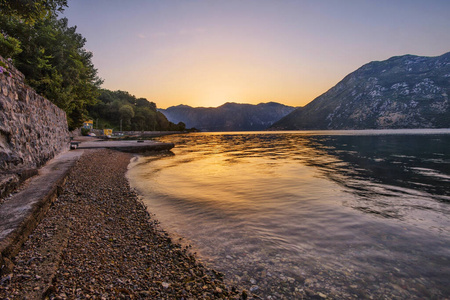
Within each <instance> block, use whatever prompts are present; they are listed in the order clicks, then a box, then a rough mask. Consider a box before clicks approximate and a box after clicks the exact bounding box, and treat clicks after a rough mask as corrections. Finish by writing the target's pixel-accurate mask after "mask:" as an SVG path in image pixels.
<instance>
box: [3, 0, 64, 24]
mask: <svg viewBox="0 0 450 300" xmlns="http://www.w3.org/2000/svg"><path fill="white" fill-rule="evenodd" d="M64 7H67V0H0V13H1V14H2V15H9V16H14V17H16V18H19V19H21V20H22V21H24V22H26V23H34V22H35V21H37V20H42V19H45V18H47V17H50V16H52V15H56V14H57V13H58V12H62V11H63V10H64Z"/></svg>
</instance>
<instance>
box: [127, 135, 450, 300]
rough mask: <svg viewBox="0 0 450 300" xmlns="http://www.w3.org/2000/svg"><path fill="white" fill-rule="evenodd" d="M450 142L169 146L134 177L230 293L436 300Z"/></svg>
mask: <svg viewBox="0 0 450 300" xmlns="http://www.w3.org/2000/svg"><path fill="white" fill-rule="evenodd" d="M449 137H450V135H437V136H436V135H423V134H421V135H406V136H405V135H381V136H380V135H363V136H361V135H357V134H355V135H352V134H350V135H344V136H342V135H338V136H335V135H326V134H325V135H312V134H310V133H308V134H302V133H284V134H277V133H261V134H255V133H248V134H242V133H239V134H236V133H226V134H194V135H186V136H171V137H166V138H164V139H165V140H170V141H172V142H175V144H176V145H177V146H176V148H174V150H173V151H174V154H175V155H168V156H162V157H159V158H156V159H155V158H154V157H150V158H146V157H141V158H140V159H139V162H138V164H136V165H135V166H134V167H132V168H131V169H130V172H129V176H130V179H131V182H132V185H133V186H134V187H136V188H137V189H138V190H139V191H140V193H142V195H143V197H144V201H145V203H146V204H147V206H148V207H149V210H150V211H151V212H152V213H156V215H157V218H158V219H159V220H160V221H161V222H162V224H163V227H165V228H167V229H169V231H173V232H175V233H176V234H177V235H179V236H183V237H185V238H187V239H188V240H189V241H191V242H192V243H193V244H195V246H196V248H197V249H198V250H199V253H200V254H201V255H202V257H203V258H204V259H206V260H207V261H209V263H211V264H212V265H213V266H214V267H215V268H217V269H219V270H220V271H222V272H225V273H226V274H227V278H229V280H230V281H231V282H232V283H234V284H238V285H243V286H245V287H246V288H247V289H249V288H251V286H253V285H255V283H254V282H256V285H258V291H259V292H260V293H262V294H264V295H266V296H267V295H273V294H274V293H278V294H281V295H285V296H286V297H288V298H292V297H294V298H295V295H300V294H295V293H296V292H295V288H296V287H301V288H304V287H306V286H308V287H309V288H314V289H315V290H318V291H321V292H324V293H326V294H330V293H331V294H332V295H333V293H334V295H335V296H336V297H337V298H352V297H351V296H348V295H353V294H355V293H356V295H358V297H379V296H380V297H381V296H384V295H386V294H389V295H392V296H393V297H394V296H395V297H402V298H405V297H407V296H408V297H413V298H414V297H419V298H420V297H428V296H430V295H427V294H424V293H423V292H421V291H418V289H417V286H419V285H424V286H426V287H427V288H429V289H432V290H434V291H435V292H434V293H435V294H433V295H436V296H439V295H442V294H445V293H449V292H450V291H449V288H448V286H450V282H449V279H448V278H450V276H448V275H450V267H448V261H450V255H449V252H448V250H449V245H450V232H449V230H450V219H449V216H450V210H449V202H450V201H449V200H450V181H449V180H448V176H450V168H449V166H450V153H449V150H448V149H450V139H449ZM411 262H414V263H411ZM417 265H420V270H417V268H415V266H417ZM443 265H444V266H446V267H442V266H443ZM243 272H246V273H243ZM267 273H269V274H271V276H267ZM386 273H390V274H391V275H390V277H389V278H388V277H386ZM392 274H393V275H392ZM286 277H289V279H286ZM418 278H422V279H420V280H419V279H418ZM310 280H313V282H314V284H312V285H311V284H309V282H310ZM419 281H420V282H419ZM305 282H306V283H305ZM281 283H283V284H281ZM285 284H286V286H287V287H288V288H287V290H283V289H282V288H281V287H282V286H285ZM399 284H402V285H403V286H405V287H406V288H405V292H404V294H398V291H397V290H396V288H395V286H394V285H399ZM350 286H354V287H356V288H349V287H350ZM355 290H356V291H355ZM352 293H353V294H352Z"/></svg>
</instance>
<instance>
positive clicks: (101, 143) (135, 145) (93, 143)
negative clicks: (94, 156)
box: [75, 139, 175, 153]
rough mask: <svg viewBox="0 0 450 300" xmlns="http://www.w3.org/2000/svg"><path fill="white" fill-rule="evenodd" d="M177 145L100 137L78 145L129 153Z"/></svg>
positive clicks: (81, 147) (163, 148) (169, 147)
mask: <svg viewBox="0 0 450 300" xmlns="http://www.w3.org/2000/svg"><path fill="white" fill-rule="evenodd" d="M78 141H80V140H79V139H78V140H77V139H76V140H75V142H78ZM174 146H175V145H174V144H172V143H161V142H155V141H152V140H129V141H127V140H125V141H124V140H122V141H114V140H99V139H94V140H92V139H90V140H89V139H88V140H86V139H85V140H84V141H83V140H81V143H80V144H79V145H78V148H77V149H98V148H106V149H111V150H117V151H122V152H129V153H143V152H151V151H164V150H170V149H172V148H173V147H174Z"/></svg>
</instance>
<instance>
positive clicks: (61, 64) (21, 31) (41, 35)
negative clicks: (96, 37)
mask: <svg viewBox="0 0 450 300" xmlns="http://www.w3.org/2000/svg"><path fill="white" fill-rule="evenodd" d="M64 6H66V1H65V0H43V1H32V0H14V1H4V0H0V9H1V11H2V14H1V15H0V28H1V30H2V36H3V38H0V55H2V56H4V57H5V58H9V57H12V58H13V61H14V64H15V66H16V67H17V68H18V69H19V70H20V71H21V72H22V73H23V74H24V75H25V78H26V80H27V83H28V84H29V85H30V86H31V87H33V88H34V89H35V90H36V92H38V93H39V94H41V95H42V96H44V97H46V98H47V99H49V100H50V101H52V102H53V103H55V104H56V105H57V106H58V107H60V108H61V109H63V110H64V111H65V112H66V114H67V121H68V124H69V128H71V129H73V128H77V127H79V126H81V124H82V122H83V119H84V117H85V116H86V114H87V111H86V107H87V106H88V105H93V104H94V103H95V102H96V101H97V96H98V89H99V87H100V85H101V80H100V79H99V78H98V76H97V70H96V69H95V68H94V65H93V63H92V53H91V52H88V51H86V49H84V45H85V43H86V39H85V38H84V37H83V36H82V35H81V34H79V33H77V32H76V27H70V26H69V25H68V20H67V19H66V18H62V19H58V18H57V12H58V11H60V10H62V8H63V7H64ZM3 12H8V13H9V14H3ZM24 19H25V20H31V21H32V22H24ZM6 38H10V39H14V40H16V41H17V43H15V44H14V45H13V47H11V46H8V43H7V42H8V41H7V40H6ZM14 40H12V43H14ZM9 42H10V44H11V41H9ZM8 49H12V50H8Z"/></svg>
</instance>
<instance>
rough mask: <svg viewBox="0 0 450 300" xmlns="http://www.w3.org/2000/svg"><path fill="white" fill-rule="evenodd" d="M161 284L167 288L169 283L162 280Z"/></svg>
mask: <svg viewBox="0 0 450 300" xmlns="http://www.w3.org/2000/svg"><path fill="white" fill-rule="evenodd" d="M161 285H162V286H163V288H165V289H167V288H169V286H170V283H167V282H163V283H161Z"/></svg>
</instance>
